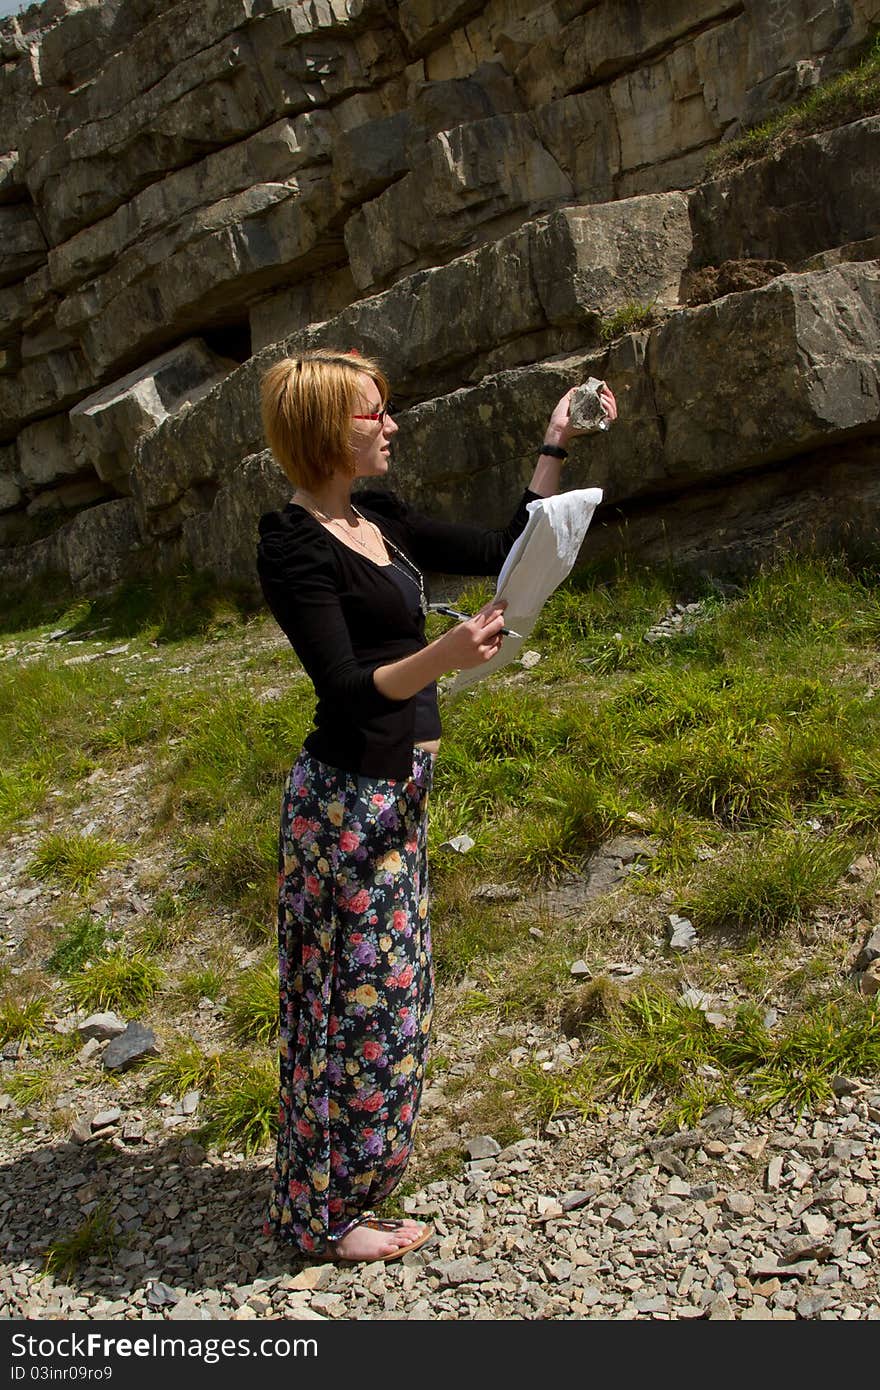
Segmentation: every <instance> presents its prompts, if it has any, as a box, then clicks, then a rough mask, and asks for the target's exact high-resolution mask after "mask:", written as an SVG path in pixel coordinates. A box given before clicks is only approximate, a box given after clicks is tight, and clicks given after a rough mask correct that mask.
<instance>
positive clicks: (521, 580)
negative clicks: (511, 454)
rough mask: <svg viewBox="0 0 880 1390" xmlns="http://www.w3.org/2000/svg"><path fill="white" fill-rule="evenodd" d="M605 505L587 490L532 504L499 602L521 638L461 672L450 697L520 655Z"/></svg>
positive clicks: (503, 576)
mask: <svg viewBox="0 0 880 1390" xmlns="http://www.w3.org/2000/svg"><path fill="white" fill-rule="evenodd" d="M601 501H602V489H601V488H598V487H587V488H576V489H574V490H573V491H571V492H558V493H556V495H555V496H554V497H541V498H539V499H538V500H537V501H535V502H529V504H528V513H529V519H528V521H527V522H526V525H525V528H524V530H523V531H522V533H521V534H520V535H519V536H517V538H516V540H515V541H514V543H513V546H512V547H511V550H510V554H509V555H508V557H507V559H506V560H505V561H504V565H503V567H502V570H501V573H500V574H499V576H498V585H497V588H496V590H495V597H496V598H503V599H506V600H507V607H506V608H505V610H504V625H505V627H510V628H513V630H514V632H518V633H519V636H518V637H505V638H504V640H503V641H502V643H501V650H500V651H499V652H498V654H497V656H493V658H492V660H491V661H486V662H484V663H483V664H482V665H481V666H474V667H472V668H471V669H470V670H469V671H459V672H458V674H457V676H456V677H455V680H454V681H453V682H452V685H451V686H450V687H449V690H448V692H447V693H448V694H449V695H450V696H452V695H457V694H458V693H459V692H460V691H461V690H465V689H467V687H468V686H470V685H473V684H474V683H475V682H476V681H479V680H482V679H483V677H484V676H488V675H489V674H490V672H492V671H498V670H500V668H501V667H502V666H506V665H507V664H508V662H510V661H514V660H515V659H516V658H517V657H518V656H519V653H520V650H521V648H522V645H523V640H524V639H525V638H526V637H528V635H529V633H530V632H531V630H532V628H533V627H534V626H535V623H536V622H537V620H538V615H539V614H540V612H541V609H542V608H543V607H544V604H545V603H546V602H547V599H548V598H549V597H550V595H551V594H552V593H553V590H554V589H556V588H558V587H559V585H560V584H561V583H562V581H563V579H565V578H566V577H567V576H568V575H569V574H570V573H571V570H572V567H573V565H574V563H575V561H576V560H577V557H578V554H579V552H580V548H581V546H582V544H583V540H584V536H585V535H586V534H587V528H588V527H589V525H590V522H591V521H592V519H593V513H594V512H595V510H596V508H597V507H598V505H599V503H600V502H601Z"/></svg>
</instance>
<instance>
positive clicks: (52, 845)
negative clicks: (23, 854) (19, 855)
mask: <svg viewBox="0 0 880 1390" xmlns="http://www.w3.org/2000/svg"><path fill="white" fill-rule="evenodd" d="M129 854H130V851H129V850H128V849H126V847H125V845H121V844H119V843H118V842H117V841H116V840H109V839H108V840H105V839H101V838H100V836H97V835H77V834H65V833H64V832H61V831H58V832H54V833H53V834H51V835H47V836H46V838H45V839H44V840H43V841H42V843H41V844H40V846H39V847H38V849H37V852H36V854H35V855H34V857H33V859H32V860H31V862H30V864H29V866H28V868H29V871H30V873H32V874H33V876H34V878H54V879H56V880H58V881H59V882H60V883H64V884H66V885H67V887H69V888H72V889H73V890H74V891H75V892H78V893H83V892H86V891H87V890H88V889H89V888H91V887H92V885H93V884H94V882H95V879H96V878H97V877H98V875H99V874H100V873H101V871H102V870H103V869H106V868H107V866H108V865H110V864H118V863H119V861H120V860H123V859H125V858H127V857H128V855H129Z"/></svg>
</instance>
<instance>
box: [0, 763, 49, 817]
mask: <svg viewBox="0 0 880 1390" xmlns="http://www.w3.org/2000/svg"><path fill="white" fill-rule="evenodd" d="M48 790H49V779H48V777H47V776H46V774H45V772H42V771H40V770H39V769H38V768H35V767H30V766H24V767H20V768H16V769H15V770H14V771H11V772H2V771H0V834H2V833H3V832H4V831H6V830H9V829H11V827H12V826H14V825H17V824H18V823H19V821H22V820H25V819H26V818H27V817H28V816H32V815H34V813H35V812H36V811H38V810H39V809H40V807H41V806H42V804H43V802H44V801H45V799H46V793H47V791H48Z"/></svg>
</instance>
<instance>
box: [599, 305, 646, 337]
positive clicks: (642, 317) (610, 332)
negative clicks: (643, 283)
mask: <svg viewBox="0 0 880 1390" xmlns="http://www.w3.org/2000/svg"><path fill="white" fill-rule="evenodd" d="M656 320H657V301H656V299H651V300H648V301H646V302H645V303H642V302H641V301H640V300H637V299H631V300H628V301H627V303H626V304H622V305H621V307H620V308H619V309H617V310H616V311H615V312H614V313H613V314H611V315H610V316H609V317H608V318H603V320H602V323H601V325H600V328H599V337H600V338H601V339H602V342H603V343H610V342H611V340H612V338H619V337H620V336H621V335H622V334H624V333H635V332H636V331H637V330H638V329H640V328H650V326H651V324H652V323H655V322H656Z"/></svg>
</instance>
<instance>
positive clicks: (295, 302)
mask: <svg viewBox="0 0 880 1390" xmlns="http://www.w3.org/2000/svg"><path fill="white" fill-rule="evenodd" d="M354 299H357V287H356V286H355V283H354V280H353V279H352V278H351V271H350V270H349V268H348V266H347V265H346V266H342V267H341V268H340V269H338V270H332V269H327V270H324V271H323V272H322V274H321V275H312V276H308V277H307V278H306V279H305V280H302V281H300V283H299V284H298V285H293V286H291V288H290V289H284V290H278V291H277V292H276V293H275V294H270V295H267V296H266V298H265V299H258V300H257V302H256V303H255V304H252V305H251V307H250V310H249V311H248V320H249V322H250V330H251V350H252V351H253V352H255V353H257V352H259V351H260V349H261V348H264V347H268V346H270V345H271V344H273V343H279V342H281V341H282V340H283V339H285V338H289V337H290V336H291V334H294V333H298V332H300V331H301V330H302V329H304V328H306V327H307V325H308V324H311V323H322V322H323V321H324V320H325V319H329V318H333V317H335V316H336V315H337V314H339V313H340V312H341V310H343V309H344V308H346V306H347V305H349V304H351V302H352V300H354Z"/></svg>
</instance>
